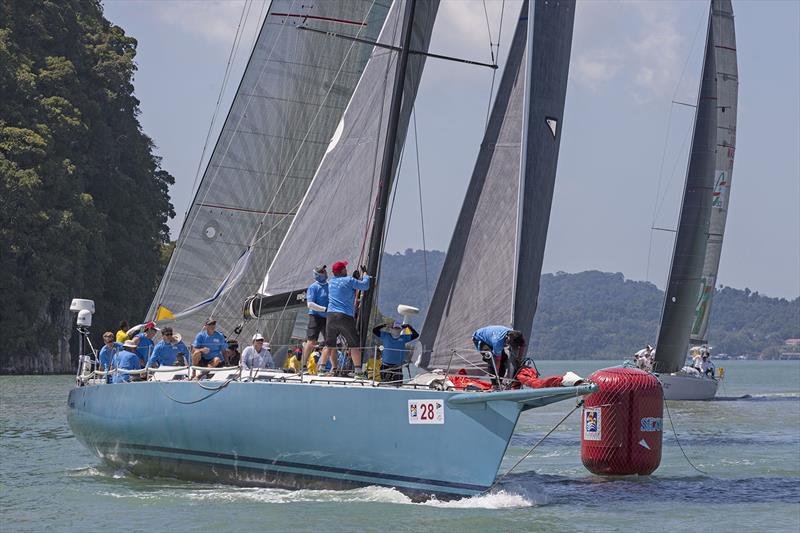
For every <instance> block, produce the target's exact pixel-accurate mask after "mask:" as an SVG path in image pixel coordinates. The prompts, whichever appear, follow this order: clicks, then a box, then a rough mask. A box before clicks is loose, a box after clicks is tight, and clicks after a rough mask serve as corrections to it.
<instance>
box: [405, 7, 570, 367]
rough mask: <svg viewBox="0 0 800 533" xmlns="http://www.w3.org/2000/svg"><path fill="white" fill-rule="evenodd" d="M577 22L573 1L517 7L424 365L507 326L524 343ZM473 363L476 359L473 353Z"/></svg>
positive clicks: (426, 340) (442, 361)
mask: <svg viewBox="0 0 800 533" xmlns="http://www.w3.org/2000/svg"><path fill="white" fill-rule="evenodd" d="M531 14H532V15H533V17H532V18H533V26H532V27H529V20H530V18H531V17H530V15H531ZM574 16H575V2H572V1H563V0H562V1H560V2H552V1H551V2H547V1H545V0H536V1H535V2H534V3H533V5H532V6H531V9H529V7H528V2H524V3H523V6H522V11H521V14H520V18H519V22H518V23H517V27H516V30H515V32H514V37H513V40H512V43H511V49H510V52H509V57H508V60H507V63H506V66H505V69H504V71H503V75H502V78H501V81H500V87H499V89H498V93H497V97H496V100H495V103H494V106H493V108H492V113H491V116H490V119H489V124H488V127H487V129H486V133H485V136H484V139H483V142H482V144H481V148H480V151H479V154H478V159H477V161H476V163H475V169H474V171H473V174H472V178H471V181H470V184H469V187H468V189H467V193H466V196H465V199H464V204H463V206H462V208H461V212H460V214H459V217H458V221H457V222H456V227H455V231H454V233H453V237H452V240H451V242H450V246H449V248H448V250H447V256H446V258H445V263H444V267H443V269H442V273H441V274H440V277H439V281H438V283H437V285H436V290H435V292H434V294H433V299H432V301H431V306H430V309H429V310H428V314H427V316H426V319H425V324H424V327H423V329H422V335H421V337H420V346H419V348H418V352H417V355H416V357H417V359H416V361H417V364H418V365H420V366H422V367H425V368H432V367H444V366H447V364H448V361H449V360H450V354H451V350H453V349H466V350H467V353H468V354H472V353H473V352H474V348H472V346H471V335H472V332H473V331H475V330H476V329H478V328H480V327H482V326H486V325H489V324H504V325H509V326H512V327H514V328H515V329H519V330H521V331H522V332H523V333H524V334H525V336H526V338H529V336H530V331H531V328H532V326H533V315H534V313H535V311H536V304H537V298H538V291H539V277H540V274H541V268H542V257H543V255H544V246H545V238H546V235H547V226H548V223H549V217H550V205H551V202H552V197H553V188H554V185H555V173H556V163H557V160H558V148H559V143H560V139H561V123H562V118H563V113H564V103H565V99H566V88H567V75H568V72H569V57H570V51H571V47H572V27H573V21H574ZM526 48H527V50H526ZM462 355H463V354H462ZM470 356H472V355H470ZM474 358H475V359H476V361H475V362H477V360H479V359H480V357H479V356H478V355H477V354H474Z"/></svg>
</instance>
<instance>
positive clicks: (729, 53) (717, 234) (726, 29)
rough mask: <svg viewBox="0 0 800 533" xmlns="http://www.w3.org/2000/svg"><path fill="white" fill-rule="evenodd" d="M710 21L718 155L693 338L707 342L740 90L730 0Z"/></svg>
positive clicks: (722, 1)
mask: <svg viewBox="0 0 800 533" xmlns="http://www.w3.org/2000/svg"><path fill="white" fill-rule="evenodd" d="M711 25H712V27H713V33H714V58H715V61H716V67H717V130H716V131H717V147H716V148H717V155H716V169H715V170H714V193H713V197H712V199H711V220H710V221H709V225H708V238H707V239H706V259H705V263H704V264H703V279H702V282H701V289H700V296H699V297H698V298H697V303H696V305H695V314H694V320H693V323H692V332H691V338H690V342H691V343H692V344H708V339H707V333H708V320H709V317H710V315H711V303H712V300H713V298H714V289H715V287H716V284H717V272H718V271H719V260H720V256H721V255H722V238H723V235H724V234H725V220H726V219H727V217H728V200H729V198H730V194H731V177H732V176H733V157H734V152H735V150H736V108H737V102H738V94H739V69H738V67H737V61H736V33H735V28H734V23H733V8H732V6H731V2H730V0H714V1H713V2H712V3H711Z"/></svg>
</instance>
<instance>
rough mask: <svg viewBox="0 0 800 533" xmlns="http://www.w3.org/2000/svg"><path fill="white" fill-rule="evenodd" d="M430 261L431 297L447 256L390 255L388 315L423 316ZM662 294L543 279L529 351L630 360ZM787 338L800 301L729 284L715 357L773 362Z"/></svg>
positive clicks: (588, 278) (716, 317)
mask: <svg viewBox="0 0 800 533" xmlns="http://www.w3.org/2000/svg"><path fill="white" fill-rule="evenodd" d="M425 257H427V262H428V278H429V280H430V281H429V282H430V283H431V289H430V290H431V292H432V290H433V281H432V280H433V279H435V278H436V277H437V276H438V273H439V271H440V270H441V265H442V264H443V262H444V253H443V252H439V251H429V252H428V253H427V254H423V253H422V252H421V251H419V250H406V251H405V253H403V254H386V255H385V256H384V261H383V270H382V272H381V280H380V298H379V305H380V307H381V310H382V311H383V313H384V314H387V315H396V313H395V308H396V307H397V304H398V303H405V304H411V305H415V306H418V307H420V308H421V309H422V310H423V314H424V312H425V311H426V310H427V297H426V291H425V268H424V262H423V259H424V258H425ZM663 297H664V293H663V292H662V291H661V290H660V289H659V288H658V287H656V286H655V285H653V284H652V283H649V282H644V281H632V280H627V279H625V277H624V276H623V275H622V274H620V273H616V274H612V273H607V272H598V271H587V272H580V273H577V274H568V273H564V272H558V273H555V274H544V275H543V276H542V281H541V289H540V294H539V308H538V311H537V313H536V320H535V321H534V324H533V334H532V339H531V350H532V352H533V354H534V355H535V357H537V358H541V359H589V358H591V359H621V358H624V357H627V356H629V355H631V354H632V353H633V352H634V351H636V350H638V349H639V348H641V347H642V346H644V344H645V343H648V342H649V343H651V344H655V336H656V332H657V331H658V321H659V319H660V316H661V304H662V299H663ZM415 324H416V325H421V324H422V318H417V320H416V321H415ZM470 333H471V332H465V335H469V334H470ZM788 338H800V298H795V299H794V300H792V301H788V300H786V299H784V298H770V297H767V296H762V295H760V294H758V293H757V292H751V291H750V289H744V290H739V289H733V288H731V287H724V288H721V289H719V290H718V291H717V294H716V297H715V300H714V306H713V310H712V315H711V329H710V332H709V341H710V342H711V344H712V346H714V352H715V353H728V354H730V355H734V356H735V355H760V356H764V357H772V356H775V355H777V354H778V353H780V351H781V350H783V343H784V341H785V340H786V339H788Z"/></svg>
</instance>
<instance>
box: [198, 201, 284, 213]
mask: <svg viewBox="0 0 800 533" xmlns="http://www.w3.org/2000/svg"><path fill="white" fill-rule="evenodd" d="M197 205H198V206H200V207H211V208H214V209H224V210H226V211H239V212H242V213H257V214H260V215H294V214H295V213H294V212H292V211H262V210H258V209H246V208H244V207H234V206H230V205H216V204H204V203H198V204H197Z"/></svg>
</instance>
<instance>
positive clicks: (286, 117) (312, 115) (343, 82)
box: [149, 0, 391, 335]
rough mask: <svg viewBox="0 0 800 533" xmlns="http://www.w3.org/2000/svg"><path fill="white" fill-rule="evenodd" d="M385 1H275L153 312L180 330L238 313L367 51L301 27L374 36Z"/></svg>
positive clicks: (229, 324) (231, 323) (228, 327)
mask: <svg viewBox="0 0 800 533" xmlns="http://www.w3.org/2000/svg"><path fill="white" fill-rule="evenodd" d="M390 3H391V2H390V0H326V1H323V2H300V1H299V0H273V2H272V3H271V5H270V8H269V11H268V13H267V15H266V18H265V20H264V23H263V26H262V28H261V31H260V33H259V36H258V39H257V41H256V43H255V46H254V49H253V51H252V54H251V56H250V59H249V61H248V64H247V67H246V70H245V72H244V76H243V78H242V80H241V83H240V85H239V87H238V89H237V92H236V95H235V97H234V100H233V104H232V106H231V109H230V112H229V114H228V116H227V118H226V120H225V123H224V125H223V128H222V131H221V133H220V137H219V139H218V141H217V144H216V146H215V147H214V151H213V153H212V155H211V157H210V160H209V163H208V167H207V169H206V171H205V173H204V175H203V179H202V181H201V182H200V185H199V187H198V190H197V193H196V195H195V198H194V200H193V202H192V205H191V207H190V209H189V212H188V214H187V217H186V220H185V221H184V224H183V228H182V230H181V234H180V236H179V238H178V242H177V246H176V249H175V252H174V253H173V256H172V258H171V260H170V263H169V266H168V267H167V270H166V273H165V275H164V277H163V280H162V282H161V285H160V286H159V288H158V291H157V292H156V295H155V298H154V299H153V303H152V304H151V307H150V311H149V316H151V317H153V316H155V315H156V311H157V309H158V307H159V306H164V307H166V308H168V309H170V310H171V311H173V312H175V313H176V315H177V316H178V317H179V318H178V320H177V321H175V323H174V327H175V328H176V329H178V330H179V331H181V332H182V333H183V334H184V335H187V334H188V335H194V334H195V333H196V332H197V331H199V330H200V327H201V326H202V323H203V321H204V320H205V319H206V317H208V316H209V315H211V314H213V315H214V317H215V318H216V319H217V320H218V321H220V326H221V328H222V330H223V331H225V332H227V333H230V332H231V331H232V330H233V329H234V327H235V326H236V325H237V324H239V323H240V322H241V303H242V300H243V299H244V297H245V296H246V295H248V294H252V293H253V292H255V291H256V290H257V289H258V287H259V285H260V284H261V282H262V279H263V272H264V266H263V265H265V264H268V263H269V262H270V261H271V260H272V258H273V256H274V254H275V252H276V251H277V248H278V246H279V244H280V242H281V240H282V239H283V236H284V234H285V233H286V230H287V229H288V227H289V225H290V223H291V220H292V218H293V216H294V214H295V212H296V210H297V206H298V205H299V204H300V201H301V200H302V198H303V195H304V194H305V192H306V190H307V188H308V185H309V183H310V182H311V178H312V176H313V173H314V171H315V170H316V168H317V166H318V165H319V162H320V160H321V159H322V157H323V155H324V153H325V149H326V147H327V146H328V143H329V141H330V139H331V137H332V136H333V134H334V131H335V128H336V125H337V124H338V123H339V121H340V119H341V116H342V114H343V113H344V110H345V107H346V105H347V102H348V101H349V100H350V97H351V95H352V93H353V90H354V89H355V86H356V84H357V82H358V80H359V79H360V77H361V73H362V71H363V69H364V66H365V64H366V62H367V59H368V58H369V55H370V49H369V47H366V46H364V45H362V44H358V43H355V42H353V41H348V40H344V39H337V38H332V37H330V36H328V35H323V34H320V33H315V32H312V31H304V30H303V29H301V27H306V28H313V29H318V30H324V31H333V32H336V33H339V34H344V35H349V36H353V37H359V38H363V39H367V40H370V39H371V40H374V39H375V38H376V37H377V35H378V33H379V31H380V28H381V27H382V26H383V23H384V21H385V17H386V15H387V13H388V10H389V5H390ZM251 245H252V246H251ZM243 263H244V264H243ZM243 267H244V268H243ZM233 271H241V272H238V275H237V276H231V273H232V272H233ZM224 280H228V283H223V281H224ZM231 280H235V281H236V283H231ZM212 296H216V297H215V298H212ZM198 303H200V304H202V305H197V304H198ZM187 309H190V310H191V311H192V312H191V313H188V314H186V313H181V311H184V310H187ZM291 318H293V317H291ZM288 319H289V318H288V317H287V320H288ZM257 326H258V325H257V324H255V323H252V324H250V325H249V327H250V328H255V327H257ZM261 329H262V330H263V331H268V329H269V328H267V327H264V325H263V324H262V325H261Z"/></svg>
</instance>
